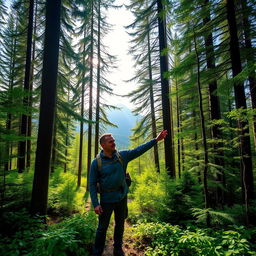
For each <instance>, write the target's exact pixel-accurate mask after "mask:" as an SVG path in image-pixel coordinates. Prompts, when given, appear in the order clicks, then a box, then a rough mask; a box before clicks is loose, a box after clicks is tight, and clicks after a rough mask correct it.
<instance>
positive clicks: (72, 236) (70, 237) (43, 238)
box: [0, 211, 96, 256]
mask: <svg viewBox="0 0 256 256" xmlns="http://www.w3.org/2000/svg"><path fill="white" fill-rule="evenodd" d="M8 221H9V222H8V223H9V224H10V225H11V227H14V226H16V228H15V229H13V231H15V233H14V234H11V235H9V236H5V237H0V239H1V244H0V254H1V255H5V256H16V255H17V256H19V255H26V256H49V255H51V256H64V255H74V256H80V255H83V256H86V255H89V251H90V249H91V247H92V241H93V239H94V234H95V228H96V216H95V214H94V213H92V212H89V213H87V214H83V215H81V214H79V215H75V216H73V217H71V218H68V219H66V220H64V221H63V222H61V223H59V224H56V225H51V226H49V227H48V229H45V228H44V227H45V225H42V223H41V221H40V219H32V218H31V217H30V216H29V215H28V214H27V213H26V212H25V211H21V212H20V213H11V214H10V215H8ZM6 222H7V221H6Z"/></svg>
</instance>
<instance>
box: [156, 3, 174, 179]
mask: <svg viewBox="0 0 256 256" xmlns="http://www.w3.org/2000/svg"><path fill="white" fill-rule="evenodd" d="M157 13H158V29H159V51H160V72H161V86H162V87H161V88H162V111H163V125H164V129H165V130H167V132H168V136H167V138H166V139H165V140H164V152H165V166H166V169H167V172H168V173H169V174H170V176H171V177H175V158H174V145H173V140H172V136H173V135H172V129H171V127H172V117H171V104H170V99H169V93H170V92H169V79H168V77H167V76H166V73H168V55H167V53H166V50H167V34H166V17H165V9H164V5H163V3H162V0H157Z"/></svg>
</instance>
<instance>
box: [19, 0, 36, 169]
mask: <svg viewBox="0 0 256 256" xmlns="http://www.w3.org/2000/svg"><path fill="white" fill-rule="evenodd" d="M33 21H34V0H30V1H29V16H28V30H27V43H26V45H27V50H26V65H25V78H24V92H26V93H28V92H29V89H30V78H31V56H32V35H33ZM28 100H29V96H25V97H24V99H23V103H24V106H25V107H26V106H28ZM20 134H21V136H24V137H25V136H27V134H28V115H25V114H23V115H22V117H21V125H20ZM26 150H27V147H26V140H25V139H24V140H22V141H20V142H19V147H18V172H19V173H21V172H23V171H24V169H25V167H26V164H25V163H26Z"/></svg>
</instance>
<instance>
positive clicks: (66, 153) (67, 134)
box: [64, 88, 70, 173]
mask: <svg viewBox="0 0 256 256" xmlns="http://www.w3.org/2000/svg"><path fill="white" fill-rule="evenodd" d="M67 100H68V102H69V101H70V88H68V99H67ZM66 131H67V132H66V136H65V146H66V148H65V164H64V173H66V172H67V158H68V145H69V140H68V138H69V115H68V113H67V123H66Z"/></svg>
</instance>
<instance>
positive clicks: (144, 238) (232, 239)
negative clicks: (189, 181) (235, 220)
mask: <svg viewBox="0 0 256 256" xmlns="http://www.w3.org/2000/svg"><path fill="white" fill-rule="evenodd" d="M233 228H234V229H235V230H220V231H212V230H210V229H208V230H207V229H199V228H193V227H189V228H187V229H181V228H180V227H179V226H172V225H170V224H166V223H147V224H140V225H138V226H136V227H135V229H134V237H136V238H138V239H139V242H138V246H141V247H144V246H145V245H146V248H145V249H146V251H145V255H150V256H157V255H175V256H176V255H177V256H183V255H184V256H185V255H186V256H190V255H191V256H192V255H193V256H199V255H200V256H201V255H209V256H210V255H211V256H213V255H216V256H217V255H218V256H219V255H255V253H254V252H253V245H252V244H251V243H250V242H249V240H248V239H250V238H251V235H252V234H254V235H255V230H249V231H248V232H247V233H246V234H244V233H243V232H241V229H243V228H244V227H240V228H238V227H233Z"/></svg>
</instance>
